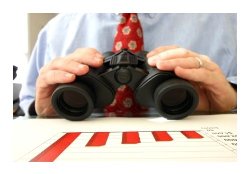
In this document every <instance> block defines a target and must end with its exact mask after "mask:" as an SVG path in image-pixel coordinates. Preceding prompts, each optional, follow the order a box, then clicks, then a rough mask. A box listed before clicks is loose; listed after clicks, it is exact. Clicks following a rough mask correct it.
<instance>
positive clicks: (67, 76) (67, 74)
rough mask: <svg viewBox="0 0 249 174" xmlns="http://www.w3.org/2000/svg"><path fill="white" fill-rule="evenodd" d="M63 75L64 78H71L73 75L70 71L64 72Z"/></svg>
mask: <svg viewBox="0 0 249 174" xmlns="http://www.w3.org/2000/svg"><path fill="white" fill-rule="evenodd" d="M65 77H66V78H72V77H73V74H71V73H66V74H65Z"/></svg>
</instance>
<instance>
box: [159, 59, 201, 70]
mask: <svg viewBox="0 0 249 174" xmlns="http://www.w3.org/2000/svg"><path fill="white" fill-rule="evenodd" d="M201 65H202V66H203V63H202V62H201V64H200V62H199V61H198V60H197V59H196V58H195V57H188V58H177V59H169V60H168V59H166V60H164V59H160V60H158V61H157V62H156V67H157V68H158V69H159V70H165V71H173V70H174V69H175V68H176V67H177V66H180V67H182V68H185V69H192V68H200V66H201Z"/></svg>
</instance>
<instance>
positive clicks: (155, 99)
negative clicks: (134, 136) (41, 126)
mask: <svg viewBox="0 0 249 174" xmlns="http://www.w3.org/2000/svg"><path fill="white" fill-rule="evenodd" d="M145 55H146V52H140V53H138V54H133V53H131V52H130V51H129V50H122V51H120V52H118V53H116V54H114V53H112V52H108V53H106V54H104V56H105V60H104V64H103V65H102V67H100V68H98V69H95V68H90V71H89V72H88V73H87V74H86V75H83V76H77V77H76V80H75V81H74V82H72V83H69V84H62V85H59V86H58V87H57V88H56V89H55V91H54V92H53V94H52V105H53V107H54V109H55V110H56V112H57V113H58V114H59V115H60V116H62V117H64V118H66V119H68V120H73V121H78V120H84V119H86V118H88V117H89V116H90V115H91V114H92V113H93V110H94V109H96V108H103V107H104V106H107V105H109V104H111V103H112V101H113V99H114V96H115V92H116V90H117V89H118V87H120V86H121V85H124V84H125V85H128V86H129V87H131V88H132V89H133V90H134V92H135V93H134V95H135V98H136V101H137V102H138V103H139V104H140V105H142V106H145V107H155V108H156V110H157V111H158V113H159V114H160V115H162V116H163V117H165V118H167V119H182V118H184V117H186V116H188V115H189V114H191V113H192V112H194V110H195V109H196V107H197V104H198V102H199V96H198V94H197V92H196V91H195V89H194V87H193V86H192V85H191V84H190V83H189V82H188V81H186V80H184V79H181V78H179V77H177V76H176V75H175V74H174V72H172V71H160V70H158V69H156V68H153V67H150V66H149V65H148V64H147V59H146V58H145Z"/></svg>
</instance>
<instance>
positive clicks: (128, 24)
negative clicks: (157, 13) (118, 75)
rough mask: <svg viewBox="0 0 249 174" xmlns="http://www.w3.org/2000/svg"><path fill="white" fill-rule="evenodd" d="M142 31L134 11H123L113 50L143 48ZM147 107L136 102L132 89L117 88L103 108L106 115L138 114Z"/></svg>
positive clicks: (138, 49) (133, 50)
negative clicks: (110, 100)
mask: <svg viewBox="0 0 249 174" xmlns="http://www.w3.org/2000/svg"><path fill="white" fill-rule="evenodd" d="M143 45H144V44H143V31H142V27H141V24H140V22H139V20H138V17H137V14H136V13H124V14H122V16H121V21H120V24H119V25H118V27H117V33H116V35H115V38H114V44H113V50H112V51H113V52H118V51H120V50H121V49H128V50H130V51H131V52H133V53H136V52H138V51H141V50H143ZM146 110H147V109H146V108H143V107H141V106H140V105H139V104H138V103H136V101H135V98H134V95H133V91H132V89H131V88H130V87H129V86H127V85H123V86H121V87H119V88H118V90H117V92H116V95H115V98H114V101H113V103H112V104H111V105H109V106H107V107H106V108H105V109H104V112H105V115H106V116H138V115H139V114H141V113H143V112H145V111H146Z"/></svg>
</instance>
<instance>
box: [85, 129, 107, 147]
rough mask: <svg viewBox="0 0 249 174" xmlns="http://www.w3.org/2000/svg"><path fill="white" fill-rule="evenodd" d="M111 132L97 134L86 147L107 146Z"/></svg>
mask: <svg viewBox="0 0 249 174" xmlns="http://www.w3.org/2000/svg"><path fill="white" fill-rule="evenodd" d="M108 136H109V132H95V133H94V134H93V136H92V137H91V139H90V140H89V141H88V143H87V144H86V146H103V145H105V144H106V141H107V139H108Z"/></svg>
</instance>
